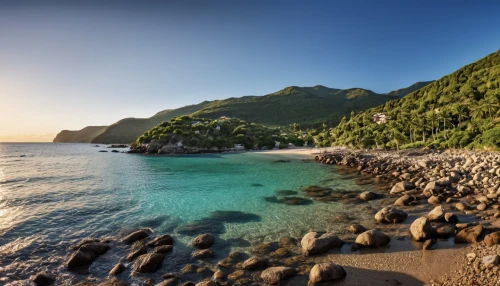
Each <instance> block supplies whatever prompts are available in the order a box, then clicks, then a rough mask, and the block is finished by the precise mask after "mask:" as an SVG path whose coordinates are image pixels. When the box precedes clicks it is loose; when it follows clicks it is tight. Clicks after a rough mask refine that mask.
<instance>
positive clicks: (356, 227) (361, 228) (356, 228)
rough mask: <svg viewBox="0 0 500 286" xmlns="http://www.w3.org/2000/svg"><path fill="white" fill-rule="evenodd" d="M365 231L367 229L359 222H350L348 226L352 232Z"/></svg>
mask: <svg viewBox="0 0 500 286" xmlns="http://www.w3.org/2000/svg"><path fill="white" fill-rule="evenodd" d="M365 231H367V229H366V228H365V227H364V226H362V225H360V224H351V225H350V226H349V232H352V233H354V234H360V233H362V232H365Z"/></svg>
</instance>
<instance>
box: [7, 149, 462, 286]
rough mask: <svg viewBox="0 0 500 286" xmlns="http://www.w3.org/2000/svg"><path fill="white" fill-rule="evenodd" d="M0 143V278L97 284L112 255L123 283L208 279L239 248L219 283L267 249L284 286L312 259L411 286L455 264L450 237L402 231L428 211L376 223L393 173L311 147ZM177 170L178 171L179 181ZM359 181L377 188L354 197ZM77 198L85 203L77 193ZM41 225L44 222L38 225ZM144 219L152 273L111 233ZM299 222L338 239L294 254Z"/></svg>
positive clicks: (352, 281) (359, 277)
mask: <svg viewBox="0 0 500 286" xmlns="http://www.w3.org/2000/svg"><path fill="white" fill-rule="evenodd" d="M44 145H45V146H44ZM46 146H50V147H46ZM2 147H3V149H2V150H3V153H2V156H1V160H2V165H1V168H2V171H3V173H2V176H3V177H2V179H1V182H2V183H1V185H0V190H1V191H2V194H3V197H2V198H3V199H2V205H3V206H4V208H6V209H7V210H9V211H8V212H4V213H3V216H2V219H3V220H2V222H3V223H2V229H1V233H2V236H1V238H0V240H1V246H0V250H1V251H2V254H3V259H2V262H1V263H2V265H1V267H2V270H3V271H2V273H3V274H2V275H3V277H1V279H2V281H3V282H2V283H6V284H9V283H13V285H18V284H19V283H21V284H20V285H24V284H26V285H30V283H32V282H31V279H33V276H34V275H36V274H37V273H39V272H42V271H45V272H47V273H50V275H52V276H53V277H55V278H56V280H57V283H59V284H61V285H71V284H76V283H81V282H85V283H90V284H93V283H95V284H99V283H101V282H103V281H106V279H107V276H108V272H109V271H110V270H111V268H113V266H115V264H117V263H118V262H122V263H123V264H124V265H125V266H126V269H125V271H124V272H123V273H122V274H120V275H118V278H119V279H120V280H123V281H126V282H128V283H135V284H137V285H146V284H147V285H155V284H157V283H162V281H166V280H164V278H163V276H164V275H165V274H166V273H173V274H172V277H175V278H172V277H170V278H168V279H176V281H178V282H179V284H182V283H185V282H188V281H190V282H193V283H196V282H200V281H202V280H205V279H208V278H213V274H214V272H216V273H217V271H218V270H219V269H220V262H221V261H223V260H224V259H227V257H231V255H233V254H234V253H240V254H241V256H240V257H239V258H234V259H233V261H232V262H234V265H232V266H230V267H226V268H227V269H226V270H224V271H229V270H230V271H232V272H230V273H226V274H225V277H224V279H221V280H220V281H219V282H225V283H230V284H231V283H234V284H235V285H260V284H259V283H262V280H260V277H259V276H260V273H261V272H262V270H263V269H258V270H256V271H243V272H242V273H237V274H238V275H233V276H231V278H233V279H234V280H231V279H228V278H229V277H228V275H231V274H232V273H233V272H235V271H239V270H237V268H241V265H239V266H238V263H240V264H241V263H242V262H243V261H245V260H246V259H247V258H249V257H250V256H251V255H257V256H264V257H267V258H268V264H269V266H271V265H279V266H281V265H283V266H287V267H293V268H296V269H297V274H298V275H295V276H294V277H292V278H291V279H288V280H284V281H282V283H283V284H284V283H287V284H288V285H306V284H307V283H308V273H309V271H310V270H311V268H312V267H313V266H314V265H315V264H316V263H321V262H334V263H337V264H339V265H341V266H343V267H344V268H345V271H346V274H347V276H346V278H345V279H343V280H341V281H339V282H336V284H337V283H338V284H339V285H364V284H366V282H367V281H372V282H373V281H377V283H381V284H380V285H384V284H383V283H393V284H394V283H395V284H397V283H405V284H406V285H422V284H424V283H429V280H430V279H435V280H439V279H440V278H441V276H443V275H445V274H446V273H450V272H451V271H452V270H454V269H455V268H456V267H457V265H456V263H455V262H457V261H458V260H459V258H461V257H462V256H463V252H464V251H465V249H464V248H463V247H460V246H459V247H457V246H455V244H454V243H453V240H440V241H438V243H437V246H438V247H436V249H435V250H431V251H426V252H423V251H422V250H421V249H422V243H419V242H413V241H411V240H410V238H409V235H408V229H409V225H410V224H411V222H413V221H414V220H415V219H416V218H418V217H419V216H420V215H423V214H427V212H428V211H429V208H428V207H427V206H423V205H416V206H412V207H411V208H410V209H405V211H407V212H408V214H409V216H408V219H406V220H405V221H404V222H402V223H400V224H379V223H377V222H376V221H375V220H374V215H375V213H377V212H378V211H379V210H380V209H382V208H383V207H386V206H390V205H392V204H393V203H394V198H391V197H390V196H389V195H388V192H389V191H390V189H391V188H392V185H391V184H392V182H391V181H390V180H380V179H377V178H376V177H375V176H372V175H363V174H360V173H359V172H358V171H357V170H356V169H355V168H346V167H343V166H328V165H322V164H317V163H315V162H314V161H313V159H314V154H311V153H314V152H317V151H318V150H311V149H285V150H276V151H264V152H245V153H234V154H220V155H219V154H217V155H214V154H210V155H186V156H180V157H175V156H174V157H168V156H143V155H125V154H113V153H98V152H97V151H98V149H99V148H93V147H90V145H87V144H50V145H46V144H20V145H17V146H12V145H11V146H6V145H5V144H4V145H2ZM7 148H11V149H7ZM23 155H24V157H21V156H23ZM23 160H24V161H23ZM26 160H29V161H28V162H29V164H30V165H31V166H33V169H32V170H30V172H32V173H31V174H32V176H30V175H28V176H27V175H26V174H27V173H26V172H24V173H23V176H19V175H20V172H19V173H16V172H14V171H13V170H16V167H22V166H23V164H26V163H28V162H27V161H26ZM214 166H217V168H215V167H214ZM24 167H26V165H24ZM98 173H99V174H102V175H99V174H98ZM179 173H185V174H184V175H185V177H184V179H182V180H181V179H180V177H179V176H180V174H179ZM28 174H29V173H28ZM74 174H78V176H75V175H74ZM221 176H227V179H226V178H224V177H221ZM313 185H317V186H321V187H323V188H328V189H331V194H337V195H333V196H329V198H330V199H328V200H325V199H322V198H321V197H318V196H315V195H314V194H312V195H311V194H309V195H307V192H304V191H303V189H304V187H306V186H313ZM55 186H64V187H63V188H61V189H57V188H56V187H55ZM301 189H302V190H301ZM20 190H21V191H20ZM23 190H24V191H26V192H27V191H28V190H30V191H32V192H35V196H33V194H31V195H30V196H27V194H24V197H23ZM166 190H168V192H166ZM217 190H224V193H222V194H221V193H217ZM364 191H373V192H375V193H377V194H379V195H380V196H379V197H378V198H377V199H375V200H371V201H366V200H360V199H359V194H360V193H362V192H364ZM36 192H39V193H36ZM67 192H70V193H71V194H72V195H73V196H74V195H75V194H77V196H76V199H74V200H69V199H68V198H67V197H65V196H67V195H69V194H67ZM188 194H189V195H188ZM193 194H195V195H193ZM78 197H80V198H82V200H83V199H85V200H88V202H87V203H82V202H81V201H78ZM89 199H90V200H89ZM23 204H24V205H23ZM35 206H37V207H38V208H37V207H35ZM23 208H24V209H23ZM29 208H31V209H30V211H29V212H28V213H27V214H28V215H27V216H26V215H24V213H26V209H29ZM6 214H9V216H7V215H6ZM458 217H459V219H460V220H461V221H464V220H470V219H469V218H467V217H465V216H463V217H462V216H461V215H460V214H458ZM353 223H359V224H362V225H363V226H364V227H366V228H368V229H375V228H378V229H380V230H382V231H383V232H384V233H386V234H387V235H389V236H390V237H391V241H390V243H389V244H388V245H386V246H384V247H379V248H375V249H369V248H363V249H359V250H358V249H353V247H352V246H353V244H354V241H355V239H356V237H357V235H356V234H353V233H350V232H349V231H348V228H349V226H350V225H351V224H353ZM40 225H49V226H50V227H47V229H46V230H45V231H43V232H40V231H38V230H39V227H40ZM144 228H147V229H148V232H150V233H149V238H148V239H147V240H151V239H153V238H154V237H160V236H162V235H166V234H168V235H171V236H172V237H173V240H174V242H173V251H172V252H169V253H167V254H166V255H165V258H164V260H163V263H162V264H161V267H160V269H158V270H157V271H155V272H154V273H151V274H140V275H136V274H134V275H132V274H131V269H130V268H131V267H132V263H131V262H128V261H127V260H126V259H125V258H126V257H127V255H129V253H130V248H131V246H129V245H126V244H124V243H122V242H121V240H122V239H123V237H125V236H127V235H128V234H130V233H132V232H134V231H136V230H138V229H144ZM310 231H317V232H331V233H335V234H336V235H337V236H338V237H339V238H340V239H342V240H343V241H344V244H343V245H342V246H341V247H336V248H332V249H331V250H328V251H327V252H326V253H324V254H319V255H313V256H303V255H302V249H301V247H300V240H301V239H302V237H303V236H304V235H305V234H307V233H308V232H310ZM20 233H25V234H29V235H25V236H24V237H23V236H20V235H19V234H20ZM202 233H211V234H212V235H213V236H214V237H215V243H214V245H213V246H212V247H211V248H210V250H211V252H212V254H211V255H208V257H202V258H200V259H198V258H192V257H191V256H192V252H194V251H195V250H196V249H195V248H193V247H191V246H190V241H191V240H192V239H193V238H194V237H196V236H197V235H199V234H202ZM89 238H96V239H98V240H99V241H102V240H103V241H105V242H106V243H107V245H108V247H109V249H107V251H106V252H105V253H104V254H103V255H102V256H99V257H98V258H97V259H95V261H93V263H92V264H91V265H90V267H88V271H83V272H82V271H76V272H75V271H68V270H67V268H66V263H67V261H68V259H69V258H70V256H71V255H72V253H73V252H74V251H75V250H76V249H75V245H78V244H79V243H80V242H81V241H83V240H85V239H89ZM148 252H152V249H150V250H148ZM42 261H43V262H42ZM217 264H219V265H217ZM186 267H187V268H186ZM232 267H235V268H232ZM195 268H196V269H195ZM228 269H229V270H228ZM231 269H232V270H231ZM233 270H234V271H233ZM224 271H223V272H224ZM167 277H169V276H167ZM168 279H167V280H168ZM367 279H368V280H367ZM23 281H24V282H23ZM23 283H24V284H23ZM238 283H239V284H238ZM245 283H246V284H245ZM256 283H257V284H256ZM230 284H227V285H230ZM373 285H377V284H373ZM389 285H391V284H389Z"/></svg>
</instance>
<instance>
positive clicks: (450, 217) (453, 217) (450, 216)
mask: <svg viewBox="0 0 500 286" xmlns="http://www.w3.org/2000/svg"><path fill="white" fill-rule="evenodd" d="M444 220H446V222H449V223H456V222H458V218H457V216H456V215H455V214H452V213H445V214H444Z"/></svg>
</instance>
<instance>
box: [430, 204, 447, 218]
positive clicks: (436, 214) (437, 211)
mask: <svg viewBox="0 0 500 286" xmlns="http://www.w3.org/2000/svg"><path fill="white" fill-rule="evenodd" d="M427 218H428V219H429V221H440V220H442V219H443V218H444V211H443V207H442V206H437V207H435V208H434V209H433V210H432V211H430V212H429V214H428V215H427Z"/></svg>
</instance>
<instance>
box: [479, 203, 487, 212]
mask: <svg viewBox="0 0 500 286" xmlns="http://www.w3.org/2000/svg"><path fill="white" fill-rule="evenodd" d="M486 208H487V206H486V204H485V203H480V204H479V205H477V210H479V211H484V210H485V209H486Z"/></svg>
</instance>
